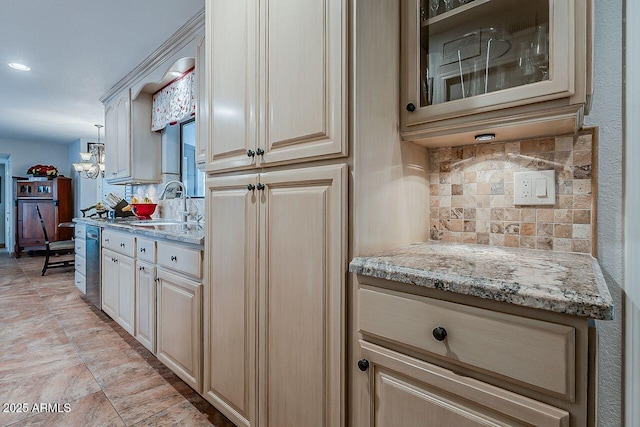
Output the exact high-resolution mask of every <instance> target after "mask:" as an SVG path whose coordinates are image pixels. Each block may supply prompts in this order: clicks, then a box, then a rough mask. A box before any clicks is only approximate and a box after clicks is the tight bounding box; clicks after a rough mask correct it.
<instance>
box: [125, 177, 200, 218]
mask: <svg viewBox="0 0 640 427" xmlns="http://www.w3.org/2000/svg"><path fill="white" fill-rule="evenodd" d="M163 189H164V185H163V184H148V185H134V186H132V189H131V190H132V191H131V193H132V195H134V196H136V197H138V198H144V197H150V198H151V200H153V202H154V203H157V204H158V207H157V208H156V211H155V212H154V213H153V215H151V217H152V218H164V219H181V218H182V216H181V213H180V212H181V211H182V201H181V200H180V199H172V200H160V195H161V194H162V190H163ZM187 206H188V208H189V210H190V212H193V213H195V212H197V215H201V216H202V221H204V216H205V201H204V199H203V198H197V199H191V200H190V201H188V202H187ZM189 219H190V220H191V219H195V218H193V217H190V218H189Z"/></svg>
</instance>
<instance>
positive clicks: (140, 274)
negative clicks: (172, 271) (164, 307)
mask: <svg viewBox="0 0 640 427" xmlns="http://www.w3.org/2000/svg"><path fill="white" fill-rule="evenodd" d="M136 267H137V268H136V287H135V289H136V296H135V301H136V303H135V311H136V316H135V318H136V327H135V335H134V336H135V338H136V339H137V340H138V341H139V342H140V343H141V344H142V345H144V346H145V347H146V348H147V350H149V351H150V352H151V353H154V354H155V352H156V282H157V271H156V270H157V269H156V266H155V265H153V264H149V263H148V262H145V261H140V260H138V261H137V262H136Z"/></svg>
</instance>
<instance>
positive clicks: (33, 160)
mask: <svg viewBox="0 0 640 427" xmlns="http://www.w3.org/2000/svg"><path fill="white" fill-rule="evenodd" d="M0 153H6V154H11V162H12V165H13V166H12V169H13V174H14V175H15V176H23V177H26V176H27V169H28V168H29V167H30V166H33V165H36V164H46V165H53V166H55V167H56V168H58V171H59V172H60V173H61V174H63V175H65V176H70V175H69V172H70V171H69V167H70V166H71V164H70V162H69V154H68V148H67V146H66V145H58V144H47V143H43V142H35V141H13V140H6V139H0Z"/></svg>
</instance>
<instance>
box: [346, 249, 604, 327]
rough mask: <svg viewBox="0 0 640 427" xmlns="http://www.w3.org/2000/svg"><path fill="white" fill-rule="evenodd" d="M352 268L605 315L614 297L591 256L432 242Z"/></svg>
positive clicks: (524, 302)
mask: <svg viewBox="0 0 640 427" xmlns="http://www.w3.org/2000/svg"><path fill="white" fill-rule="evenodd" d="M349 271H350V272H352V273H356V274H359V275H363V276H370V277H377V278H381V279H387V280H392V281H395V282H401V283H408V284H413V285H417V286H425V287H428V288H433V289H440V290H443V291H448V292H455V293H459V294H464V295H471V296H475V297H479V298H485V299H490V300H495V301H502V302H506V303H510V304H516V305H520V306H524V307H531V308H537V309H541V310H548V311H553V312H557V313H564V314H570V315H574V316H585V317H591V318H594V319H599V320H610V319H613V314H614V310H613V308H614V307H613V300H612V299H611V294H610V293H609V289H608V287H607V285H606V283H605V280H604V277H603V276H602V271H601V270H600V266H599V265H598V261H597V260H596V259H595V258H593V257H592V256H591V255H586V254H578V253H563V252H551V251H541V250H532V249H515V248H501V247H492V246H484V245H468V244H461V243H446V242H437V241H428V242H425V243H419V244H414V245H410V246H405V247H401V248H396V249H391V250H388V251H385V252H382V253H379V254H374V255H371V256H363V257H357V258H354V259H353V260H352V261H351V263H350V264H349Z"/></svg>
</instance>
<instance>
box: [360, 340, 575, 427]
mask: <svg viewBox="0 0 640 427" xmlns="http://www.w3.org/2000/svg"><path fill="white" fill-rule="evenodd" d="M360 354H361V355H362V357H363V359H361V360H360V362H359V367H360V370H364V371H365V372H362V373H359V374H361V375H368V376H369V381H368V390H367V396H366V397H365V398H368V399H369V405H370V406H371V410H370V411H367V412H368V414H369V415H368V416H370V417H372V419H371V420H370V422H368V423H367V425H371V426H452V427H454V426H455V427H462V426H464V427H471V426H477V427H480V426H545V427H566V426H568V425H569V421H570V415H569V413H568V412H567V411H565V410H562V409H559V408H556V407H554V406H551V405H547V404H545V403H542V402H539V401H537V400H533V399H530V398H528V397H526V396H522V395H519V394H516V393H513V392H510V391H508V390H504V389H502V388H499V387H495V386H493V385H490V384H486V383H484V382H482V381H478V380H475V379H473V378H469V377H465V376H461V375H458V374H456V373H455V372H452V371H450V370H447V369H444V368H442V367H439V366H436V365H433V364H430V363H427V362H424V361H422V360H418V359H415V358H412V357H409V356H406V355H403V354H400V353H397V352H394V351H392V350H389V349H387V348H385V347H382V346H378V345H375V344H372V343H369V342H366V341H360Z"/></svg>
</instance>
